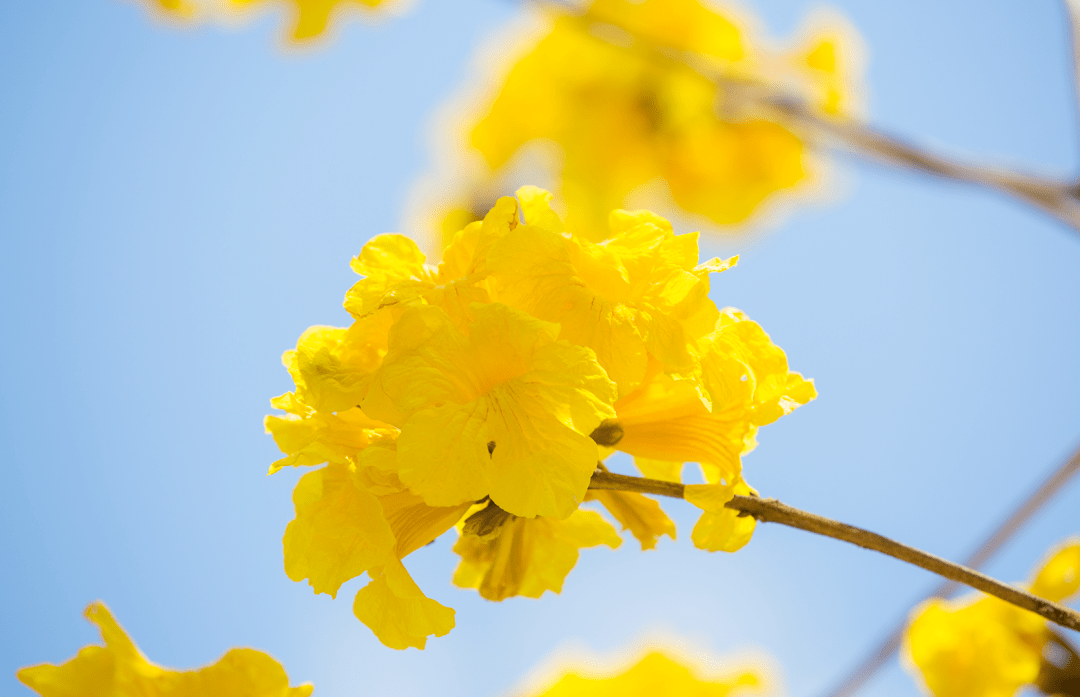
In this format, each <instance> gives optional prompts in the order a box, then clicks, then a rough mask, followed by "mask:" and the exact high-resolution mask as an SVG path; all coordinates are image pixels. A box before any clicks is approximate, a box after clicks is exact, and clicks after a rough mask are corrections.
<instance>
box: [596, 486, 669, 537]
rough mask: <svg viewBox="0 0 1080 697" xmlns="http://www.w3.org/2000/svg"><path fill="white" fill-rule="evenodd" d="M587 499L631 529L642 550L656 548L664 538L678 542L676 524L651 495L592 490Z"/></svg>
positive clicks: (624, 528)
mask: <svg viewBox="0 0 1080 697" xmlns="http://www.w3.org/2000/svg"><path fill="white" fill-rule="evenodd" d="M585 499H586V500H587V501H597V502H599V503H600V504H601V505H602V506H603V507H604V508H606V509H607V511H608V513H610V514H611V515H612V516H614V517H615V520H617V521H619V523H620V524H622V527H623V530H629V531H630V533H631V534H632V535H633V536H634V537H636V538H637V540H638V542H639V543H641V549H642V551H644V550H646V549H653V548H655V547H656V543H657V541H658V540H659V539H660V537H662V536H663V535H667V536H668V537H670V538H671V539H673V540H674V539H675V523H674V522H673V521H672V520H671V518H668V516H667V514H666V513H664V510H663V509H662V508H660V504H659V503H657V502H656V501H654V500H652V499H650V498H648V497H647V496H642V495H641V494H635V493H634V492H632V491H605V490H602V489H600V490H593V491H589V494H588V495H587V496H586V497H585Z"/></svg>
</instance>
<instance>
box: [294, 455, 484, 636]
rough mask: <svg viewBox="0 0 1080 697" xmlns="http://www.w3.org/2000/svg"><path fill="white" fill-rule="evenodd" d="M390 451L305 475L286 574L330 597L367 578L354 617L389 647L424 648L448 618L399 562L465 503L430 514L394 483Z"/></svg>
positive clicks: (448, 625)
mask: <svg viewBox="0 0 1080 697" xmlns="http://www.w3.org/2000/svg"><path fill="white" fill-rule="evenodd" d="M395 468H396V457H395V455H394V450H393V446H392V443H391V444H389V445H388V444H385V443H384V444H381V445H378V446H374V447H371V448H368V449H367V450H364V451H363V453H362V454H361V456H360V457H359V462H358V463H357V464H350V465H346V466H341V465H334V464H331V465H329V466H328V467H324V468H322V469H319V470H316V471H314V472H311V473H309V474H306V475H304V477H303V478H301V479H300V481H299V483H298V484H297V485H296V490H295V491H294V493H293V501H294V502H295V505H296V519H295V520H293V521H292V522H291V523H289V525H288V527H287V528H286V530H285V539H284V541H283V546H284V549H285V571H286V573H287V574H288V575H289V578H291V579H292V580H294V581H302V580H304V579H307V580H308V583H309V584H310V585H311V587H312V588H313V589H314V591H315V592H316V593H328V594H330V595H331V596H336V595H337V591H338V589H339V588H340V587H341V584H343V583H344V582H346V581H348V580H349V579H352V578H355V577H357V576H359V575H361V574H363V573H364V572H367V574H368V576H369V577H370V578H371V582H370V583H369V584H368V585H367V586H366V587H365V588H362V589H361V590H360V592H359V593H357V596H356V600H355V602H354V604H353V612H354V614H356V616H357V618H359V619H360V620H361V621H362V622H364V624H366V625H367V626H368V627H370V628H371V630H372V631H373V632H374V633H375V635H376V636H377V637H378V638H379V640H380V641H382V642H383V643H384V644H386V645H387V646H390V647H391V648H395V649H404V648H407V647H409V646H415V647H417V648H421V649H422V648H424V646H425V644H426V638H427V637H428V636H430V635H435V636H443V635H445V634H446V633H447V632H449V631H450V630H451V629H452V628H453V626H454V611H453V610H452V609H450V608H447V607H444V606H442V605H440V604H439V603H437V602H436V601H434V600H431V599H430V598H427V597H425V596H424V594H423V593H422V592H421V591H420V589H419V588H418V587H417V586H416V584H415V583H414V582H413V581H412V578H411V577H410V576H409V573H408V571H406V569H405V567H404V566H403V565H402V564H401V559H403V558H404V557H406V556H407V555H409V554H411V553H412V552H414V551H416V550H417V549H419V548H420V547H423V546H424V545H426V544H427V543H429V542H431V541H432V540H434V539H435V538H437V537H438V536H439V535H441V534H442V533H444V532H446V531H447V530H449V529H450V528H451V527H453V526H454V524H455V523H457V522H458V520H460V518H461V516H462V515H463V514H464V513H465V512H466V510H468V508H469V504H467V503H466V504H463V505H459V506H449V507H442V508H436V507H432V506H428V505H427V504H425V503H424V502H423V500H422V499H421V498H420V497H419V496H416V495H415V494H413V493H411V492H410V491H409V490H407V489H406V488H405V486H404V485H403V484H401V482H400V480H399V479H398V478H397V475H396V472H395Z"/></svg>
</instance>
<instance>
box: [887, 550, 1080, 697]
mask: <svg viewBox="0 0 1080 697" xmlns="http://www.w3.org/2000/svg"><path fill="white" fill-rule="evenodd" d="M1029 588H1030V590H1031V592H1032V593H1035V594H1036V595H1040V596H1042V597H1044V598H1046V599H1047V600H1051V601H1054V602H1062V601H1065V600H1068V599H1069V598H1070V597H1071V596H1073V595H1075V594H1076V593H1077V591H1078V590H1080V539H1077V538H1074V539H1072V540H1069V541H1067V542H1066V543H1065V544H1063V545H1061V546H1059V547H1058V548H1057V549H1056V550H1054V551H1053V552H1052V553H1051V555H1050V557H1049V559H1048V560H1047V561H1046V562H1045V563H1044V564H1043V566H1042V568H1041V569H1040V570H1039V571H1038V573H1036V575H1035V579H1034V581H1033V582H1032V583H1031V584H1030V586H1029ZM1050 645H1052V646H1054V647H1056V648H1057V649H1059V650H1060V651H1064V652H1072V657H1073V658H1074V659H1076V660H1074V661H1069V664H1070V665H1065V666H1061V665H1057V664H1055V662H1054V661H1053V660H1051V659H1050V658H1048V656H1047V654H1048V653H1051V651H1050V650H1048V647H1049V646H1050ZM903 651H904V656H905V658H906V665H907V667H908V669H909V671H910V672H912V673H913V674H915V675H918V676H921V678H922V681H923V684H924V686H925V688H926V689H927V691H928V692H929V693H931V694H933V695H935V697H1011V696H1012V695H1013V694H1015V693H1016V691H1017V690H1019V689H1020V688H1021V687H1024V686H1028V685H1034V686H1036V687H1038V688H1040V689H1042V690H1043V691H1044V692H1046V693H1047V694H1075V692H1067V691H1065V690H1062V689H1060V684H1064V681H1068V680H1071V681H1073V685H1074V686H1075V685H1076V684H1080V682H1077V680H1078V679H1080V657H1077V656H1076V654H1075V650H1073V649H1071V648H1070V647H1069V645H1068V643H1067V642H1066V641H1065V640H1064V639H1063V638H1062V637H1059V636H1057V635H1056V634H1055V633H1054V632H1053V631H1052V630H1051V629H1050V628H1049V626H1048V624H1047V621H1046V620H1045V619H1043V618H1042V617H1040V616H1038V615H1036V614H1034V613H1032V612H1028V611H1027V610H1023V609H1021V608H1018V607H1016V606H1015V605H1011V604H1009V603H1006V602H1004V601H1002V600H998V599H997V598H993V597H988V596H982V595H973V596H969V597H967V598H961V599H959V600H956V601H948V600H942V599H940V598H934V599H932V600H928V601H927V602H925V603H923V604H922V605H920V606H919V607H917V608H915V609H914V610H913V611H912V613H911V621H910V623H909V625H908V627H907V630H906V632H905V635H904V649H903ZM1066 669H1067V670H1068V671H1071V672H1066Z"/></svg>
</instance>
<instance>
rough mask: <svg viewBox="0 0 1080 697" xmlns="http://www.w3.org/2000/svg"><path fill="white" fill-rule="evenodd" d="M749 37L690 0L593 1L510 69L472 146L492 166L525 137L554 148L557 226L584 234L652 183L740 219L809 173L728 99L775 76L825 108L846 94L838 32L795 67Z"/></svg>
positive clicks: (839, 104) (687, 203)
mask: <svg viewBox="0 0 1080 697" xmlns="http://www.w3.org/2000/svg"><path fill="white" fill-rule="evenodd" d="M825 39H827V41H825ZM757 43H759V42H756V41H754V40H752V38H751V37H749V36H748V34H747V32H746V31H745V30H744V29H743V28H741V27H739V26H737V25H736V24H735V23H734V22H733V21H731V20H730V19H729V18H727V17H725V16H723V15H721V14H719V13H717V12H716V11H714V10H712V9H710V8H707V7H706V6H705V5H703V4H702V3H700V2H698V0H674V1H672V0H645V1H644V2H634V1H633V0H597V1H596V2H594V3H593V4H592V6H591V8H590V9H589V10H588V11H587V12H586V13H585V15H584V16H562V17H559V18H557V19H556V20H555V21H554V22H553V24H552V25H551V30H550V32H549V33H547V34H546V35H545V36H543V37H542V38H541V39H540V40H539V41H538V42H537V43H536V45H535V46H534V47H532V49H531V51H529V52H528V53H527V54H526V55H524V56H523V57H522V58H521V59H520V60H519V61H518V62H517V63H516V64H515V65H514V66H513V67H512V68H511V69H510V71H509V74H508V75H507V76H506V78H505V81H504V82H503V84H502V86H501V89H500V91H499V92H498V94H497V96H496V97H495V98H494V100H493V101H492V103H491V105H490V108H489V109H488V110H487V111H486V113H485V115H484V116H483V118H482V119H480V120H479V122H478V123H476V125H475V127H474V128H473V130H472V132H471V135H470V139H471V145H472V146H473V147H474V148H476V149H477V150H478V151H479V152H480V153H481V155H482V156H483V158H484V159H485V160H486V162H487V164H488V166H489V167H490V168H492V169H493V170H495V171H498V170H499V169H500V168H503V167H505V166H507V164H508V163H509V162H510V161H511V160H512V158H513V157H514V156H515V155H516V154H517V153H518V152H519V151H521V150H522V148H523V147H524V146H525V145H527V144H528V143H530V142H532V141H536V140H541V139H543V140H546V141H549V142H553V143H555V144H556V145H557V146H558V147H559V148H560V149H561V151H562V155H563V158H562V163H563V164H562V171H561V173H560V175H561V184H562V186H561V194H562V197H563V199H564V200H565V202H566V205H567V209H568V218H567V222H568V224H569V225H570V227H571V229H573V230H574V231H575V232H577V233H579V234H583V235H586V236H593V235H596V234H598V233H600V236H599V237H593V239H602V233H601V231H602V229H603V223H604V221H605V219H606V217H607V214H608V211H609V210H611V209H613V208H621V207H623V206H624V205H626V203H627V201H626V199H627V197H628V195H630V194H631V192H634V191H635V190H637V189H639V188H640V187H642V186H643V185H647V184H650V183H652V182H654V181H655V180H657V179H658V178H659V179H662V180H663V181H664V182H665V183H666V185H667V188H668V190H669V191H670V193H671V196H672V197H673V198H674V200H675V202H676V203H677V204H678V205H680V206H682V207H683V208H684V209H686V210H688V211H691V212H693V213H698V214H701V215H705V216H707V217H709V218H710V219H712V220H713V221H715V222H717V223H721V224H730V223H737V222H740V221H743V220H745V219H746V218H747V217H749V216H750V215H751V214H752V213H753V212H754V211H755V210H756V209H757V208H758V207H759V206H760V205H761V204H762V203H763V202H765V201H766V200H767V199H769V198H772V197H774V196H775V195H776V194H777V193H778V192H780V191H783V190H786V189H792V188H793V187H795V186H796V185H798V184H799V183H800V182H802V181H803V180H804V179H806V177H807V167H806V164H805V161H804V160H805V150H806V147H805V144H804V143H803V141H802V139H801V138H800V137H799V136H798V135H797V134H796V133H794V132H793V131H792V130H790V129H788V128H787V127H786V126H785V125H783V124H781V123H779V122H777V121H775V120H771V119H770V118H769V117H767V116H756V115H752V116H750V117H747V113H746V108H745V107H746V104H745V103H744V102H745V101H746V100H745V99H742V98H740V96H739V95H742V94H744V93H746V92H748V91H749V92H750V93H752V92H753V90H754V89H759V90H760V89H761V88H762V87H764V88H765V89H774V88H776V87H777V86H779V85H781V84H782V85H784V87H785V88H792V87H794V89H795V90H796V92H797V93H799V94H804V93H805V94H806V95H807V96H808V98H809V99H810V100H811V101H812V103H814V104H815V105H819V106H820V107H821V108H822V110H823V111H829V112H831V113H835V112H839V111H842V110H843V109H844V101H845V99H846V97H847V94H845V93H844V86H845V85H846V82H847V79H846V78H847V72H845V71H844V70H843V69H841V67H840V64H841V63H842V57H843V56H844V55H845V52H846V51H845V50H846V45H844V44H842V43H841V42H840V40H839V33H837V32H830V33H828V34H827V35H826V36H825V37H823V42H821V43H820V45H818V44H814V45H811V46H810V47H809V53H806V54H804V55H803V56H801V58H802V59H801V60H798V61H791V60H789V59H788V58H787V56H784V55H779V54H775V53H771V52H769V51H765V50H762V49H761V48H759V47H758V46H757ZM671 49H674V50H676V51H680V52H684V53H685V54H688V55H689V56H691V60H690V63H689V64H688V63H687V62H685V60H684V58H683V57H679V56H672V55H671V54H670V50H671ZM839 76H843V77H844V78H845V79H844V80H842V79H840V77H839ZM748 86H750V87H749V90H748ZM718 104H719V109H718V108H717V105H718Z"/></svg>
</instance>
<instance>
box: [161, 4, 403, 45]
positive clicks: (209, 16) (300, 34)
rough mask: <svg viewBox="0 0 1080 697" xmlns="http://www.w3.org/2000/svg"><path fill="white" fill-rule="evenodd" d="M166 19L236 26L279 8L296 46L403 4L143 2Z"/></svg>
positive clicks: (290, 37) (289, 37)
mask: <svg viewBox="0 0 1080 697" xmlns="http://www.w3.org/2000/svg"><path fill="white" fill-rule="evenodd" d="M142 1H143V2H146V3H147V4H149V5H151V6H152V7H154V8H155V9H157V10H159V11H161V12H162V13H163V14H164V15H165V16H166V17H169V18H171V19H177V20H181V21H183V22H185V23H196V22H204V21H214V22H221V23H228V24H232V23H235V22H237V21H238V20H240V19H241V18H242V17H243V16H244V15H245V14H247V13H249V12H250V11H252V10H257V9H266V8H269V7H272V6H279V7H282V8H284V9H285V11H286V12H288V14H289V16H290V20H289V30H288V39H289V41H291V42H294V43H303V42H307V41H311V40H312V39H316V38H318V37H320V36H322V35H323V34H324V33H326V31H327V30H328V29H329V28H330V26H331V24H332V23H333V22H334V21H335V20H336V18H337V17H339V16H340V15H342V14H345V13H346V12H348V11H356V10H359V11H362V12H364V13H365V14H368V15H371V14H374V13H375V12H380V11H384V10H385V9H386V8H388V7H394V6H397V5H400V4H401V3H400V1H399V0H142Z"/></svg>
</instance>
